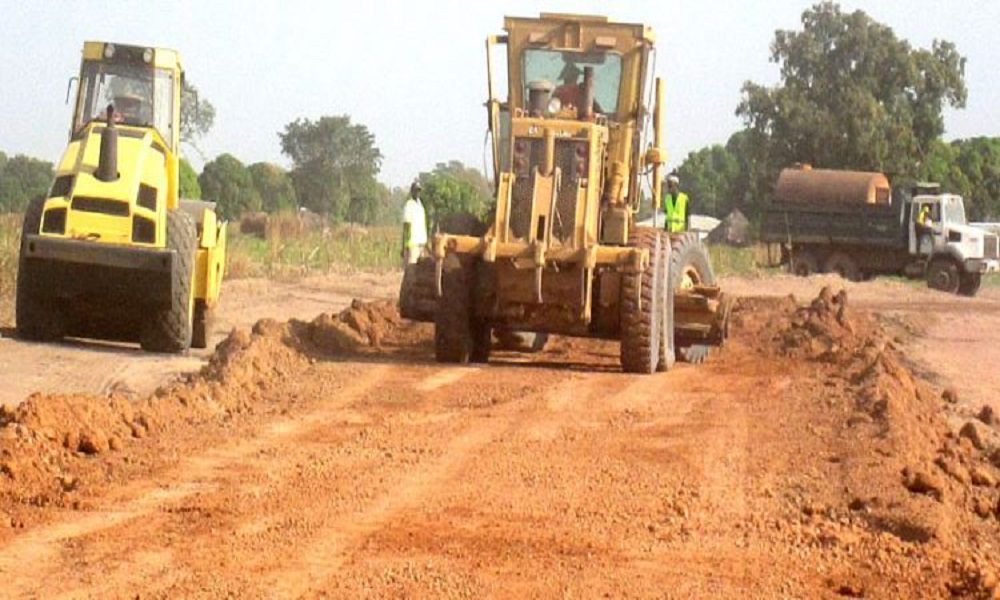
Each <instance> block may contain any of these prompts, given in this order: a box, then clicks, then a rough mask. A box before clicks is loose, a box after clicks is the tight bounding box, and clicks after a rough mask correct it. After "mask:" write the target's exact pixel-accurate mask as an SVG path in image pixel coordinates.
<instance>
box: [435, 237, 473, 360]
mask: <svg viewBox="0 0 1000 600" xmlns="http://www.w3.org/2000/svg"><path fill="white" fill-rule="evenodd" d="M443 267H444V269H443V271H442V275H441V292H442V294H441V298H439V299H438V304H437V311H436V313H435V315H434V358H435V359H437V361H438V362H442V363H467V362H469V358H470V357H471V355H472V351H473V331H472V327H471V322H470V318H469V316H470V313H471V306H470V304H471V297H472V294H470V290H469V279H470V276H469V272H468V271H469V270H468V269H467V268H465V267H464V266H463V265H462V261H461V260H460V259H459V258H458V256H455V255H454V254H449V255H448V256H446V257H445V258H444V265H443ZM477 333H480V334H481V333H482V332H481V331H480V332H477ZM480 350H481V349H480Z"/></svg>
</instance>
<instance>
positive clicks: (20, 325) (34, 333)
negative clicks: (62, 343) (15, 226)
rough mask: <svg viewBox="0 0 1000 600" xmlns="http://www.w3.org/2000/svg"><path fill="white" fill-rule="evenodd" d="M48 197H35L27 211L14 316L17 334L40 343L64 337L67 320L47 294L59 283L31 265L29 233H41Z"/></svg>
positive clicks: (18, 262)
mask: <svg viewBox="0 0 1000 600" xmlns="http://www.w3.org/2000/svg"><path fill="white" fill-rule="evenodd" d="M44 206H45V198H34V199H32V200H31V202H30V203H29V204H28V207H27V209H26V210H25V211H24V220H23V221H22V224H21V250H20V255H19V257H18V261H17V292H16V293H15V300H14V302H15V308H14V312H15V315H14V318H15V322H16V329H17V336H18V337H19V338H21V339H25V340H31V341H36V342H52V341H56V340H59V339H62V337H63V334H64V320H63V316H62V314H61V312H60V311H59V309H58V307H57V306H56V305H55V303H54V302H52V301H51V300H49V299H48V298H47V297H46V294H45V290H47V289H51V286H52V285H54V284H55V282H52V281H45V280H43V278H42V277H41V275H40V273H38V272H37V271H35V270H33V269H32V268H31V263H30V262H29V261H28V256H27V253H26V252H25V247H26V246H27V240H26V239H25V238H26V236H27V235H29V234H37V233H38V232H39V230H40V228H41V225H42V208H44Z"/></svg>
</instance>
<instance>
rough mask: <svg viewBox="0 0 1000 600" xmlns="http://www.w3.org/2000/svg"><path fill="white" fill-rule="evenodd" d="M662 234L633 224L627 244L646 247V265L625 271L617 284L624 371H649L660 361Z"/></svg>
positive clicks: (655, 367)
mask: <svg viewBox="0 0 1000 600" xmlns="http://www.w3.org/2000/svg"><path fill="white" fill-rule="evenodd" d="M662 238H663V234H662V233H661V232H660V230H658V229H655V228H652V227H637V228H635V229H633V231H632V234H631V235H630V236H629V245H630V246H634V247H638V248H645V249H647V250H649V260H650V264H649V267H648V268H647V269H646V270H644V271H643V272H642V273H625V274H623V275H622V285H621V301H620V306H621V316H620V319H621V365H622V370H623V371H625V372H626V373H653V372H655V371H656V370H657V368H658V367H659V365H660V347H661V345H662V343H663V341H662V338H661V336H662V333H661V328H662V327H663V310H664V304H663V303H664V293H663V291H664V285H663V278H664V275H665V268H664V267H665V265H664V264H663V260H662V257H663V250H662V248H663V239H662Z"/></svg>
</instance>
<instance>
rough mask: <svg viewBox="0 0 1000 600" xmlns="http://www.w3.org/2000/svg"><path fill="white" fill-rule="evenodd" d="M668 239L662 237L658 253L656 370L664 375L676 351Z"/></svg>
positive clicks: (673, 359)
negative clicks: (660, 306) (659, 310)
mask: <svg viewBox="0 0 1000 600" xmlns="http://www.w3.org/2000/svg"><path fill="white" fill-rule="evenodd" d="M670 253H671V248H670V238H669V237H668V236H663V248H662V249H661V251H660V267H661V268H662V269H663V274H662V275H661V277H660V281H661V283H662V286H661V287H662V288H663V289H662V291H661V292H660V295H661V296H662V297H663V311H662V315H663V316H662V317H661V319H662V321H661V325H660V360H659V361H658V362H657V363H656V370H657V371H658V372H660V373H665V372H667V371H669V370H670V369H672V368H673V366H674V364H675V363H676V362H677V351H676V350H675V348H674V290H673V289H671V288H670V273H669V272H668V270H669V269H670Z"/></svg>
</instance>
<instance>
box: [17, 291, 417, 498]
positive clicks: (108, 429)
mask: <svg viewBox="0 0 1000 600" xmlns="http://www.w3.org/2000/svg"><path fill="white" fill-rule="evenodd" d="M402 325H403V321H402V319H401V318H400V316H399V311H398V310H397V308H396V306H395V304H393V303H392V302H389V301H377V302H361V301H358V300H355V301H354V302H352V303H351V305H350V306H349V307H348V308H346V309H345V310H343V311H342V312H341V313H339V314H338V315H336V316H331V315H327V314H324V315H320V316H319V317H317V318H316V319H314V320H313V321H312V322H309V323H306V322H302V321H295V320H293V321H289V322H278V321H274V320H271V319H265V320H261V321H258V322H257V323H256V324H255V325H254V326H253V328H252V329H251V330H250V331H246V330H241V329H236V330H233V331H232V332H231V333H230V334H229V336H228V337H227V338H226V339H225V340H223V341H222V342H221V343H219V345H218V346H217V347H216V349H215V352H214V353H213V354H212V356H211V358H210V359H209V361H208V364H207V365H205V367H203V368H202V369H201V371H200V372H199V373H196V374H193V375H190V376H188V377H185V378H183V379H182V380H180V381H177V382H175V383H173V384H170V385H167V386H164V387H161V388H160V389H158V390H156V391H155V392H154V393H153V394H152V395H151V396H149V397H148V398H143V399H140V400H130V399H129V398H127V397H126V396H124V395H119V394H112V395H110V396H107V397H95V396H87V395H41V394H35V395H33V396H31V397H30V398H28V399H27V400H25V401H24V402H23V403H21V404H20V405H19V406H18V407H16V408H14V409H8V408H0V498H7V499H8V500H13V501H15V502H22V503H23V502H28V503H31V504H48V503H52V502H55V503H61V502H63V501H64V500H65V498H64V497H63V494H64V492H67V491H75V490H76V489H77V488H78V487H79V486H80V484H81V480H82V479H86V478H87V477H88V475H94V473H92V472H91V471H93V467H94V465H93V464H91V463H88V462H87V458H88V457H92V456H94V455H102V454H106V453H114V452H116V451H118V450H121V449H122V448H123V447H124V446H126V445H128V444H129V443H130V442H131V441H132V440H137V439H143V438H147V437H148V436H150V434H151V433H164V432H166V431H168V430H170V429H173V428H177V427H183V426H188V425H191V424H197V423H200V422H206V421H210V420H217V419H232V418H234V417H235V416H238V415H240V414H241V413H252V412H254V411H255V410H259V409H266V407H263V406H261V404H262V399H263V398H264V397H265V396H266V394H267V392H268V391H269V390H272V389H274V388H275V387H276V386H280V385H282V383H283V382H285V381H287V380H288V378H289V377H292V376H294V375H295V374H296V373H299V372H301V371H302V370H303V369H304V368H305V367H306V366H307V365H308V364H309V361H310V360H312V359H313V357H314V356H317V355H328V354H336V353H344V352H354V351H360V350H363V349H369V348H370V349H375V350H377V349H378V348H380V347H381V345H382V344H383V343H385V342H386V341H387V340H392V339H395V337H398V335H399V332H400V329H401V326H402ZM394 336H395V337H394ZM67 482H70V483H67Z"/></svg>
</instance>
